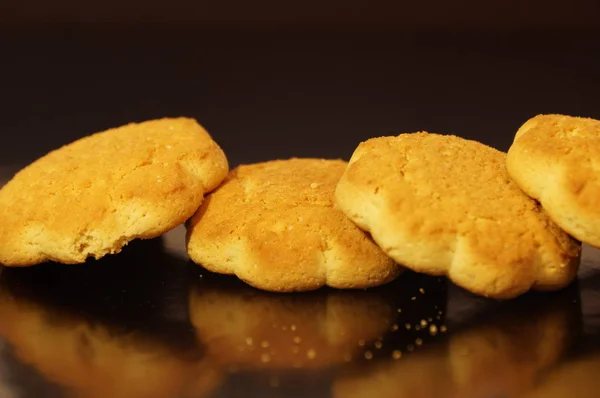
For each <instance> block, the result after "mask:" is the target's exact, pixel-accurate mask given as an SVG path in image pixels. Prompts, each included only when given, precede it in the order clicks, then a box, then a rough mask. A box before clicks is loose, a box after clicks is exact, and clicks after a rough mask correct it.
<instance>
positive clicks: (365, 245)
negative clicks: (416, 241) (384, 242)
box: [187, 159, 401, 292]
mask: <svg viewBox="0 0 600 398" xmlns="http://www.w3.org/2000/svg"><path fill="white" fill-rule="evenodd" d="M345 168H346V162H344V161H342V160H324V159H289V160H277V161H270V162H265V163H258V164H253V165H244V166H239V167H238V168H236V169H234V170H233V171H232V172H231V173H230V174H229V176H228V177H227V178H226V180H225V182H224V183H223V184H222V185H221V186H220V187H219V188H218V189H217V190H215V191H214V192H213V193H211V194H210V195H209V196H207V198H206V201H205V202H204V203H203V204H202V206H201V207H200V209H199V210H198V212H197V213H196V214H195V215H194V217H193V218H192V219H191V220H190V222H189V223H188V232H187V252H188V254H189V256H190V258H191V259H192V260H193V261H194V262H195V263H197V264H200V265H202V266H203V267H204V268H206V269H208V270H210V271H212V272H216V273H221V274H234V275H237V276H238V277H239V278H240V279H242V280H243V281H245V282H247V283H248V284H250V285H252V286H254V287H257V288H259V289H263V290H269V291H278V292H289V291H307V290H314V289H318V288H320V287H321V286H324V285H327V286H331V287H335V288H366V287H371V286H376V285H381V284H384V283H386V282H389V281H391V280H393V279H394V278H396V276H398V275H399V273H400V272H401V271H400V268H399V267H398V266H397V265H396V264H395V263H394V261H393V260H392V259H390V258H389V257H388V256H386V255H385V253H383V252H382V251H381V249H379V247H377V245H376V244H375V243H374V242H373V241H372V239H371V238H370V237H369V236H368V235H367V234H366V233H365V232H363V231H361V230H360V229H359V228H358V227H356V226H355V225H354V224H353V223H352V222H351V221H350V220H348V219H347V218H346V217H345V216H344V214H343V213H342V212H341V211H340V210H339V209H337V207H336V206H335V205H334V200H333V193H334V190H335V185H336V184H337V182H338V180H339V178H340V176H341V175H342V173H343V172H344V169H345Z"/></svg>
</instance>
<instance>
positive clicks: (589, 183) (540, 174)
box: [506, 115, 600, 247]
mask: <svg viewBox="0 0 600 398" xmlns="http://www.w3.org/2000/svg"><path fill="white" fill-rule="evenodd" d="M506 162H507V163H506V164H507V169H508V172H509V174H510V176H511V177H512V178H513V179H514V180H515V182H516V183H517V184H518V185H519V186H520V187H521V189H523V191H525V192H526V193H527V194H528V195H529V196H531V197H533V198H535V199H537V200H538V201H539V202H540V203H541V205H542V207H543V208H544V210H545V211H546V212H547V213H548V214H549V215H550V217H551V218H552V219H553V220H554V222H556V223H557V224H558V225H560V227H561V228H562V229H564V230H565V231H567V232H568V233H569V234H571V235H572V236H573V237H575V238H576V239H578V240H580V241H582V242H585V243H589V244H591V245H593V246H596V247H600V121H599V120H594V119H587V118H580V117H572V116H563V115H538V116H536V117H534V118H532V119H529V120H528V121H527V122H526V123H525V124H523V126H521V128H520V129H519V130H518V131H517V134H516V136H515V139H514V142H513V144H512V146H511V147H510V149H509V151H508V155H507V159H506Z"/></svg>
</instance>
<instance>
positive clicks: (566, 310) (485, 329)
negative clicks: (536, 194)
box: [333, 291, 581, 398]
mask: <svg viewBox="0 0 600 398" xmlns="http://www.w3.org/2000/svg"><path fill="white" fill-rule="evenodd" d="M566 293H567V294H564V295H562V296H560V297H556V298H555V299H552V298H547V297H540V298H539V300H538V301H537V302H535V303H533V305H531V303H529V305H528V304H527V302H521V303H519V306H518V307H517V309H516V311H515V307H514V306H513V305H511V306H510V307H508V306H507V307H505V312H504V313H502V314H500V315H498V314H494V315H492V317H491V318H490V317H489V313H490V312H489V311H488V313H487V314H486V315H488V316H487V317H485V316H483V317H482V316H476V319H473V324H472V326H470V327H469V326H467V327H466V328H465V329H462V330H457V331H456V332H454V331H450V335H449V336H448V339H447V340H444V341H441V342H439V343H438V344H436V343H434V344H432V345H430V346H425V347H424V348H423V349H422V350H418V351H415V352H413V353H408V354H406V355H404V356H402V358H400V359H398V360H396V361H393V360H390V361H388V362H386V363H383V364H380V365H379V366H378V367H373V368H371V369H370V370H367V372H365V371H364V369H362V368H357V369H354V371H352V372H349V373H348V375H346V376H345V377H343V378H341V379H340V380H338V381H337V382H336V383H335V384H334V388H333V391H334V394H333V396H334V397H335V398H362V397H365V398H366V397H382V398H384V397H413V398H419V397H423V398H429V397H452V398H454V397H456V398H475V397H520V396H521V394H522V393H524V392H526V391H529V390H530V389H531V388H533V386H535V384H536V383H537V382H538V380H539V377H540V375H543V374H545V372H547V371H548V369H550V368H552V367H553V366H555V365H556V364H557V363H559V362H560V360H561V359H562V357H563V355H564V354H565V353H566V352H567V351H568V349H569V348H570V346H571V344H572V343H573V342H574V341H575V339H576V337H577V335H578V332H579V330H580V326H581V323H580V319H581V318H580V316H581V314H580V308H579V306H578V305H573V301H574V299H576V296H575V294H572V293H575V292H572V291H569V292H566ZM532 307H533V308H532ZM496 310H497V309H496ZM486 318H487V319H486Z"/></svg>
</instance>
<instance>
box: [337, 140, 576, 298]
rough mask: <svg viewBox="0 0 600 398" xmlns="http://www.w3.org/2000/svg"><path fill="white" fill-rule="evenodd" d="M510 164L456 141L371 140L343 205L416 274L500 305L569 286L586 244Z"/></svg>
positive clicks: (356, 160)
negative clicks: (444, 278) (552, 215)
mask: <svg viewBox="0 0 600 398" xmlns="http://www.w3.org/2000/svg"><path fill="white" fill-rule="evenodd" d="M505 158H506V156H505V154H504V153H503V152H500V151H497V150H495V149H493V148H490V147H488V146H485V145H483V144H481V143H478V142H476V141H471V140H466V139H462V138H459V137H456V136H450V135H439V134H430V133H426V132H419V133H412V134H401V135H399V136H397V137H380V138H374V139H370V140H368V141H366V142H363V143H361V144H360V145H359V146H358V148H357V149H356V150H355V152H354V154H353V156H352V158H351V160H350V164H349V166H348V168H347V169H346V172H345V173H344V175H343V176H342V178H341V180H340V182H339V184H338V186H337V189H336V200H337V203H338V205H339V206H340V208H341V209H342V211H344V213H345V214H346V215H347V216H348V217H349V218H350V219H352V220H353V221H354V222H356V223H357V225H359V226H361V228H363V229H365V230H367V231H369V232H370V233H371V234H372V236H373V238H374V239H375V241H376V242H377V243H378V244H379V246H380V247H381V248H382V249H383V250H384V251H385V252H386V253H388V255H390V256H391V257H392V258H394V259H395V260H396V261H397V262H398V263H399V264H402V265H404V266H406V267H408V268H411V269H413V270H415V271H418V272H423V273H429V274H433V275H448V276H449V277H450V279H451V280H453V281H454V282H455V283H457V284H458V285H460V286H462V287H464V288H466V289H468V290H470V291H472V292H474V293H477V294H481V295H484V296H490V297H496V298H510V297H515V296H517V295H519V294H521V293H523V292H525V291H527V290H529V289H530V288H534V289H555V288H559V287H563V286H565V285H566V284H568V283H569V282H571V281H572V280H573V278H574V277H575V274H576V271H577V267H578V264H579V256H580V244H579V242H576V241H574V240H573V239H572V238H570V237H569V236H568V235H567V234H566V233H565V232H563V231H562V230H561V229H560V228H559V227H558V226H557V225H556V224H555V223H553V222H552V221H551V220H550V219H549V217H548V216H547V215H546V214H545V213H544V212H543V211H542V210H541V208H540V206H539V205H538V204H537V203H536V202H535V201H534V200H533V199H530V198H529V197H528V196H526V195H525V194H524V193H523V192H522V191H521V190H520V189H519V187H518V186H517V185H516V184H515V183H514V182H513V181H512V180H511V178H510V177H509V176H508V173H507V171H506V167H505Z"/></svg>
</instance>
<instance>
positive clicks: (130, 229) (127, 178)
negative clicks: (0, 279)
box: [0, 118, 228, 266]
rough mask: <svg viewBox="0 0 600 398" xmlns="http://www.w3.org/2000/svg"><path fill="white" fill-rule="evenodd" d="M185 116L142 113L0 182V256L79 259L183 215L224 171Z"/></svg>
mask: <svg viewBox="0 0 600 398" xmlns="http://www.w3.org/2000/svg"><path fill="white" fill-rule="evenodd" d="M227 171H228V164H227V159H226V157H225V155H224V153H223V151H222V150H221V149H220V148H219V146H218V145H217V144H216V143H215V142H214V141H213V140H212V138H211V137H210V136H209V134H208V133H207V132H206V131H205V130H204V129H203V128H202V127H201V126H200V125H199V124H198V123H196V121H195V120H193V119H187V118H175V119H160V120H152V121H147V122H143V123H139V124H128V125H125V126H122V127H118V128H114V129H110V130H107V131H104V132H100V133H96V134H93V135H90V136H88V137H85V138H82V139H80V140H77V141H75V142H73V143H71V144H68V145H66V146H63V147H62V148H60V149H57V150H55V151H52V152H50V153H48V154H47V155H45V156H43V157H41V158H40V159H38V160H36V161H35V162H33V163H32V164H30V165H29V166H27V167H25V168H24V169H23V170H21V171H19V172H18V173H17V174H16V175H15V176H14V177H13V178H12V180H10V181H9V182H8V183H7V184H6V185H5V186H4V187H3V188H2V189H1V190H0V209H2V211H0V242H2V245H0V263H2V264H4V265H7V266H26V265H33V264H37V263H41V262H44V261H47V260H52V261H57V262H61V263H68V264H72V263H82V262H84V261H85V260H86V259H87V258H88V257H94V258H96V259H98V258H100V257H102V256H104V255H106V254H110V253H117V252H119V251H120V250H121V248H122V247H123V246H124V245H126V244H127V243H128V242H129V241H131V240H132V239H136V238H141V239H148V238H154V237H157V236H159V235H161V234H163V233H165V232H167V231H169V230H170V229H172V228H174V227H175V226H177V225H179V224H181V223H183V222H185V220H187V219H188V218H189V217H191V216H192V214H194V212H195V211H196V210H197V209H198V207H199V206H200V203H201V202H202V198H203V195H204V194H205V193H206V192H207V191H210V190H212V189H214V188H215V187H216V186H217V185H218V184H219V183H220V182H221V181H222V180H223V179H224V178H225V176H226V174H227Z"/></svg>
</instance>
